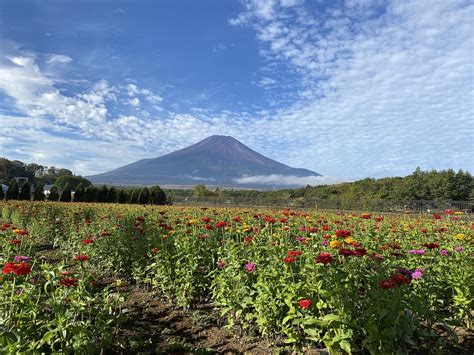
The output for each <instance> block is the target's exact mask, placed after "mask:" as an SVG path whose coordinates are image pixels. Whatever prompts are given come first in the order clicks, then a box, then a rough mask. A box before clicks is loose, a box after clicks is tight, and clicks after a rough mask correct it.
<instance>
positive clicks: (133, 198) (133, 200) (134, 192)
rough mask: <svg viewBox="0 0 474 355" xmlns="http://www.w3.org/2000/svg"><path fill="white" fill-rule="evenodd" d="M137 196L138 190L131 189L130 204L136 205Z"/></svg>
mask: <svg viewBox="0 0 474 355" xmlns="http://www.w3.org/2000/svg"><path fill="white" fill-rule="evenodd" d="M138 196H140V189H133V190H132V191H131V192H130V203H138Z"/></svg>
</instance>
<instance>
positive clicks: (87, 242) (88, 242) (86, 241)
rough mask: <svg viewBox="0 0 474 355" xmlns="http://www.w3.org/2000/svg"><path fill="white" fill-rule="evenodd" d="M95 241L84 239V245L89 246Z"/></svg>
mask: <svg viewBox="0 0 474 355" xmlns="http://www.w3.org/2000/svg"><path fill="white" fill-rule="evenodd" d="M93 241H94V239H83V240H82V244H84V245H87V244H90V243H92V242H93Z"/></svg>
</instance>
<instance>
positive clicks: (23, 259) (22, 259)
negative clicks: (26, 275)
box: [13, 255, 31, 263]
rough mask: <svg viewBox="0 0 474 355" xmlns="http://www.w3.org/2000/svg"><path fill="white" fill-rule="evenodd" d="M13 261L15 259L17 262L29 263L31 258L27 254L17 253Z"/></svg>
mask: <svg viewBox="0 0 474 355" xmlns="http://www.w3.org/2000/svg"><path fill="white" fill-rule="evenodd" d="M13 261H15V262H16V263H28V262H30V261H31V259H30V258H29V257H27V256H23V255H17V256H15V258H14V259H13Z"/></svg>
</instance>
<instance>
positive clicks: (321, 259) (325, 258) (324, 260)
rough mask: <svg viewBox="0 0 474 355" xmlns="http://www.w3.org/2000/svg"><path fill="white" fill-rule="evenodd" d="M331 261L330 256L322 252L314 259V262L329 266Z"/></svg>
mask: <svg viewBox="0 0 474 355" xmlns="http://www.w3.org/2000/svg"><path fill="white" fill-rule="evenodd" d="M331 261H332V256H331V254H330V253H325V252H322V253H320V254H319V255H318V256H317V257H316V262H317V263H321V264H325V265H326V264H330V263H331Z"/></svg>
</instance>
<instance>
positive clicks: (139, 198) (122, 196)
mask: <svg viewBox="0 0 474 355" xmlns="http://www.w3.org/2000/svg"><path fill="white" fill-rule="evenodd" d="M2 199H7V200H33V201H60V202H108V203H132V204H142V205H147V204H151V205H164V204H166V202H167V201H166V194H165V192H164V191H163V190H162V189H161V188H160V187H159V186H158V185H157V186H152V187H149V188H148V187H140V188H129V189H126V188H116V187H114V186H111V187H107V186H105V185H103V186H100V187H96V186H94V185H92V184H90V182H89V184H83V183H82V182H81V183H80V184H78V185H77V186H75V187H74V190H73V189H72V188H71V185H70V184H68V183H66V184H65V185H62V186H61V185H53V186H52V187H51V189H50V190H49V193H47V194H46V193H45V190H44V186H43V185H37V186H35V187H34V192H33V193H32V188H31V185H30V184H29V183H27V182H25V183H23V184H21V185H19V184H18V183H17V181H16V180H15V179H12V180H11V181H10V183H9V185H8V190H7V192H6V193H4V191H3V189H2V188H0V200H2Z"/></svg>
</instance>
